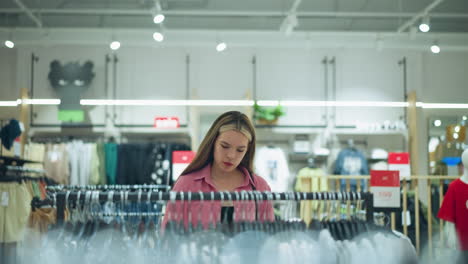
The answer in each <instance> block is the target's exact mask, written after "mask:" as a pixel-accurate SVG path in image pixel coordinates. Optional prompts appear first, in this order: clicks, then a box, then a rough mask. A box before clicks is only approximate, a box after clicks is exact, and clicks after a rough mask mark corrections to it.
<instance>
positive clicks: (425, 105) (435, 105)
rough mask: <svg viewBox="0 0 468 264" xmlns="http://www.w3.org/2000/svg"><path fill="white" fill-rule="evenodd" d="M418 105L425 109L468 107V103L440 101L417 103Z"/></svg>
mask: <svg viewBox="0 0 468 264" xmlns="http://www.w3.org/2000/svg"><path fill="white" fill-rule="evenodd" d="M416 106H419V107H422V108H425V109H468V104H439V103H421V102H418V103H416Z"/></svg>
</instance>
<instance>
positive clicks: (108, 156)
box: [104, 143, 118, 184]
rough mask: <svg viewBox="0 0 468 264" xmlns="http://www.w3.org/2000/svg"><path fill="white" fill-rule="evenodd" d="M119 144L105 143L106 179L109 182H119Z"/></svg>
mask: <svg viewBox="0 0 468 264" xmlns="http://www.w3.org/2000/svg"><path fill="white" fill-rule="evenodd" d="M117 146H118V145H117V144H116V143H106V144H104V156H105V164H106V165H105V167H106V179H107V183H108V184H116V183H117V160H118V147H117Z"/></svg>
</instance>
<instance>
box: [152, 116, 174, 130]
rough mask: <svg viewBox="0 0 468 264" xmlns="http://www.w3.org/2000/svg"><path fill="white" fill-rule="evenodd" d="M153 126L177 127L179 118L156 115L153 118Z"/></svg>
mask: <svg viewBox="0 0 468 264" xmlns="http://www.w3.org/2000/svg"><path fill="white" fill-rule="evenodd" d="M154 127H155V128H179V127H180V123H179V118H178V117H174V116H173V117H161V116H157V117H155V118H154Z"/></svg>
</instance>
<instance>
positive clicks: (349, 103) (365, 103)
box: [327, 101, 409, 107]
mask: <svg viewBox="0 0 468 264" xmlns="http://www.w3.org/2000/svg"><path fill="white" fill-rule="evenodd" d="M327 105H328V106H338V107H344V106H348V107H408V106H409V103H408V102H371V101H329V102H327Z"/></svg>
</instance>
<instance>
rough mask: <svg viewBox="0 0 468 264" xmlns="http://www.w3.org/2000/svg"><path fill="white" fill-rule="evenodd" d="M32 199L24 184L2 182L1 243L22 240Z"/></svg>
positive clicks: (0, 205) (0, 196)
mask: <svg viewBox="0 0 468 264" xmlns="http://www.w3.org/2000/svg"><path fill="white" fill-rule="evenodd" d="M31 199H32V197H31V195H30V194H29V191H28V189H27V187H26V186H25V185H24V184H20V183H16V182H0V216H1V217H0V242H2V243H11V242H18V241H21V240H22V237H23V232H24V230H25V228H26V225H27V223H28V217H29V213H30V212H31Z"/></svg>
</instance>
